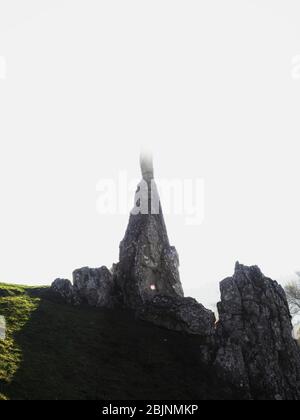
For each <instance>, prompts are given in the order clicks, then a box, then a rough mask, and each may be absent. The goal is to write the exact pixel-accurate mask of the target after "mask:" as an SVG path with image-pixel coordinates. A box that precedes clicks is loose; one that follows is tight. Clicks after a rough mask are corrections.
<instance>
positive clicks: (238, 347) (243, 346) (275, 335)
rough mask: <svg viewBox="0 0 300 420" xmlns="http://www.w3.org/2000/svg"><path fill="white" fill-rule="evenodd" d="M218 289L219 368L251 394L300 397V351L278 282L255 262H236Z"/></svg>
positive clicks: (255, 397)
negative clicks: (219, 297) (245, 264)
mask: <svg viewBox="0 0 300 420" xmlns="http://www.w3.org/2000/svg"><path fill="white" fill-rule="evenodd" d="M220 289H221V302H220V303H219V304H218V311H219V316H220V320H219V323H218V326H217V331H216V337H217V344H218V346H219V350H218V353H217V357H216V364H217V366H219V367H220V368H222V369H220V372H222V374H223V375H225V377H226V376H227V379H228V381H229V380H231V381H235V382H236V383H238V382H240V384H241V389H243V391H244V393H245V395H250V396H251V398H254V399H277V400H286V399H298V398H300V351H299V347H298V345H297V344H296V341H295V340H294V339H293V336H292V324H291V316H290V312H289V307H288V303H287V300H286V296H285V292H284V290H283V289H282V287H281V286H279V285H278V283H277V282H275V281H273V280H271V279H269V278H267V277H265V276H264V275H263V274H262V273H261V271H260V269H259V268H258V267H256V266H254V267H245V266H243V265H241V264H239V263H237V264H236V267H235V273H234V275H233V277H229V278H227V279H225V280H223V281H222V282H221V285H220ZM233 372H234V375H233Z"/></svg>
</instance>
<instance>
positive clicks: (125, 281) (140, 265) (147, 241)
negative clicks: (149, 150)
mask: <svg viewBox="0 0 300 420" xmlns="http://www.w3.org/2000/svg"><path fill="white" fill-rule="evenodd" d="M141 170H142V175H143V180H142V181H141V183H140V184H139V186H138V189H137V193H136V197H135V207H134V209H133V211H132V212H131V215H130V219H129V224H128V227H127V230H126V234H125V237H124V239H123V241H122V242H121V244H120V258H119V263H118V265H117V267H116V270H115V276H114V279H115V283H116V289H117V290H118V294H119V297H120V301H121V303H123V304H124V306H126V307H129V308H132V309H136V308H137V307H138V306H140V305H143V304H145V303H146V302H147V301H148V300H151V299H152V298H153V297H154V296H156V295H166V296H173V297H176V296H181V297H183V289H182V286H181V282H180V277H179V271H178V267H179V258H178V254H177V251H176V249H175V248H174V247H172V246H170V243H169V239H168V234H167V229H166V225H165V221H164V217H163V213H162V208H161V203H160V198H159V195H158V191H157V187H156V184H155V182H154V179H153V167H152V161H151V159H149V158H148V157H147V156H144V157H142V158H141Z"/></svg>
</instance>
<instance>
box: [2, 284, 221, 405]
mask: <svg viewBox="0 0 300 420" xmlns="http://www.w3.org/2000/svg"><path fill="white" fill-rule="evenodd" d="M0 315H4V316H5V317H6V322H7V339H6V340H5V341H1V340H0V398H1V399H192V398H193V399H194V398H196V399H203V398H204V399H210V398H222V397H224V394H223V393H222V392H221V391H220V384H217V382H216V381H215V378H214V375H212V373H211V372H210V373H208V372H206V371H205V369H204V368H203V367H201V364H200V363H199V345H200V341H199V338H197V337H188V336H184V335H181V334H179V333H175V332H170V331H167V330H164V329H161V328H158V327H154V326H152V325H151V324H147V323H143V322H139V321H136V320H134V319H133V317H132V316H131V314H129V313H126V312H121V311H108V310H98V309H93V308H83V307H80V308H77V307H72V306H68V305H65V304H63V303H61V302H59V301H57V299H55V298H54V296H52V295H51V294H50V291H49V289H47V288H28V287H25V286H12V285H5V284H0ZM217 390H218V391H217Z"/></svg>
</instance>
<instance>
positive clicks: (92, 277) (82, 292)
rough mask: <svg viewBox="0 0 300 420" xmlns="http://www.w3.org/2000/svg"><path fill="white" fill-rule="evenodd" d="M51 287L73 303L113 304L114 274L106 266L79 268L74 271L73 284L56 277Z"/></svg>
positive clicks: (103, 305) (109, 305) (107, 305)
mask: <svg viewBox="0 0 300 420" xmlns="http://www.w3.org/2000/svg"><path fill="white" fill-rule="evenodd" d="M51 288H52V291H54V292H55V293H57V294H59V295H60V296H61V297H62V298H63V299H64V300H65V301H66V302H67V303H70V304H73V305H84V304H85V305H89V306H95V307H98V308H110V307H112V306H113V295H112V291H113V282H112V274H111V272H110V271H109V270H108V269H107V268H106V267H101V268H89V267H83V268H80V269H77V270H75V271H74V272H73V284H72V283H71V282H70V280H65V279H56V280H55V281H54V282H53V283H52V286H51Z"/></svg>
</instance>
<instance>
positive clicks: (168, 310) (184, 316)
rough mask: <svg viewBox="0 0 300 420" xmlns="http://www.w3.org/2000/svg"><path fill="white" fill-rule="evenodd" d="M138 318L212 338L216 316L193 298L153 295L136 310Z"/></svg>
mask: <svg viewBox="0 0 300 420" xmlns="http://www.w3.org/2000/svg"><path fill="white" fill-rule="evenodd" d="M137 315H138V317H139V318H141V319H143V320H145V321H149V322H152V323H153V324H156V325H159V326H162V327H165V328H167V329H169V330H174V331H183V332H185V333H188V334H197V335H199V336H201V337H204V338H212V337H213V336H214V334H215V322H216V318H215V315H214V313H213V312H212V311H210V310H209V309H206V308H204V306H203V305H201V304H200V303H198V302H197V301H196V300H195V299H193V298H182V297H172V296H159V295H156V296H154V297H153V298H152V299H151V300H148V301H147V302H146V303H145V304H144V305H143V306H141V307H139V309H138V311H137Z"/></svg>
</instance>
